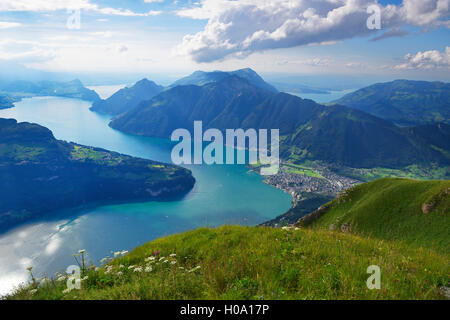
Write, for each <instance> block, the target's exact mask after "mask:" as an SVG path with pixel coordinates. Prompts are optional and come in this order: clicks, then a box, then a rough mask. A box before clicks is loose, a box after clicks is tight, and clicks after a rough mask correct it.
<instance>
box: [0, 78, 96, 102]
mask: <svg viewBox="0 0 450 320" xmlns="http://www.w3.org/2000/svg"><path fill="white" fill-rule="evenodd" d="M1 92H4V93H7V94H8V95H9V96H11V97H15V98H16V99H20V98H24V97H30V96H58V97H66V98H76V99H81V100H87V101H92V102H95V101H98V100H100V96H99V95H98V94H97V93H96V92H95V91H94V90H90V89H88V88H86V87H84V85H83V83H81V81H80V80H72V81H69V82H58V81H37V82H33V81H26V80H18V81H13V82H8V83H6V84H3V85H2V86H1V87H0V93H1Z"/></svg>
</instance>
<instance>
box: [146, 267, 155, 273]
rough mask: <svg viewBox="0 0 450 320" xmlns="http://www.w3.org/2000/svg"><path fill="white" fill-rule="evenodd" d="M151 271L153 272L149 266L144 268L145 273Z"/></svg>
mask: <svg viewBox="0 0 450 320" xmlns="http://www.w3.org/2000/svg"><path fill="white" fill-rule="evenodd" d="M152 270H153V268H152V267H150V266H147V267H146V268H145V272H152Z"/></svg>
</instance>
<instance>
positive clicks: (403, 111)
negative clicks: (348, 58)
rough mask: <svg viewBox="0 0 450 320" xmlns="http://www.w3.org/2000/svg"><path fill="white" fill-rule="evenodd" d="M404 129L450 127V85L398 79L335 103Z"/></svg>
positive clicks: (376, 85) (361, 90)
mask: <svg viewBox="0 0 450 320" xmlns="http://www.w3.org/2000/svg"><path fill="white" fill-rule="evenodd" d="M335 103H337V104H343V105H346V106H348V107H351V108H354V109H358V110H362V111H365V112H367V113H370V114H373V115H375V116H377V117H380V118H383V119H386V120H389V121H392V122H394V123H397V124H399V125H402V126H414V125H423V124H430V123H436V122H445V123H447V124H450V83H444V82H427V81H410V80H396V81H392V82H386V83H377V84H374V85H371V86H369V87H366V88H362V89H360V90H357V91H355V92H353V93H349V94H347V95H345V96H344V97H342V98H341V99H339V100H337V101H335Z"/></svg>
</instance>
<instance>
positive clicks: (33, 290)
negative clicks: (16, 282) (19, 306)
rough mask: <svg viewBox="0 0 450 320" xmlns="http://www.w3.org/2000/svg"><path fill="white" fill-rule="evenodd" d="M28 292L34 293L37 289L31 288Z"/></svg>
mask: <svg viewBox="0 0 450 320" xmlns="http://www.w3.org/2000/svg"><path fill="white" fill-rule="evenodd" d="M29 292H30V294H35V293H36V292H37V289H32V290H30V291H29Z"/></svg>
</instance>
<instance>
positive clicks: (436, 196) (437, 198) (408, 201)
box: [312, 178, 450, 253]
mask: <svg viewBox="0 0 450 320" xmlns="http://www.w3.org/2000/svg"><path fill="white" fill-rule="evenodd" d="M449 190H450V181H449V180H445V181H417V180H407V179H393V178H386V179H380V180H377V181H374V182H370V183H366V184H362V185H359V186H357V187H354V188H352V189H350V190H347V192H346V194H345V195H344V196H343V197H340V198H338V199H335V200H334V201H333V202H332V208H331V210H329V211H328V212H327V213H326V214H324V215H323V216H322V217H321V218H320V219H319V220H317V221H316V222H315V223H314V224H313V225H312V228H313V229H327V230H328V229H329V228H330V226H331V225H332V224H335V225H336V227H337V229H339V228H340V226H341V225H342V224H344V223H349V224H351V228H352V232H354V233H357V234H360V235H364V236H369V237H374V238H378V239H386V240H401V241H405V242H406V243H408V244H411V245H414V246H424V247H428V248H432V249H435V250H438V251H440V252H445V253H448V252H449V248H450V236H449V230H450V191H449ZM446 191H447V193H446ZM431 202H436V207H435V209H434V210H433V211H432V212H430V213H428V214H424V213H422V210H421V207H422V204H423V203H431Z"/></svg>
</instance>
